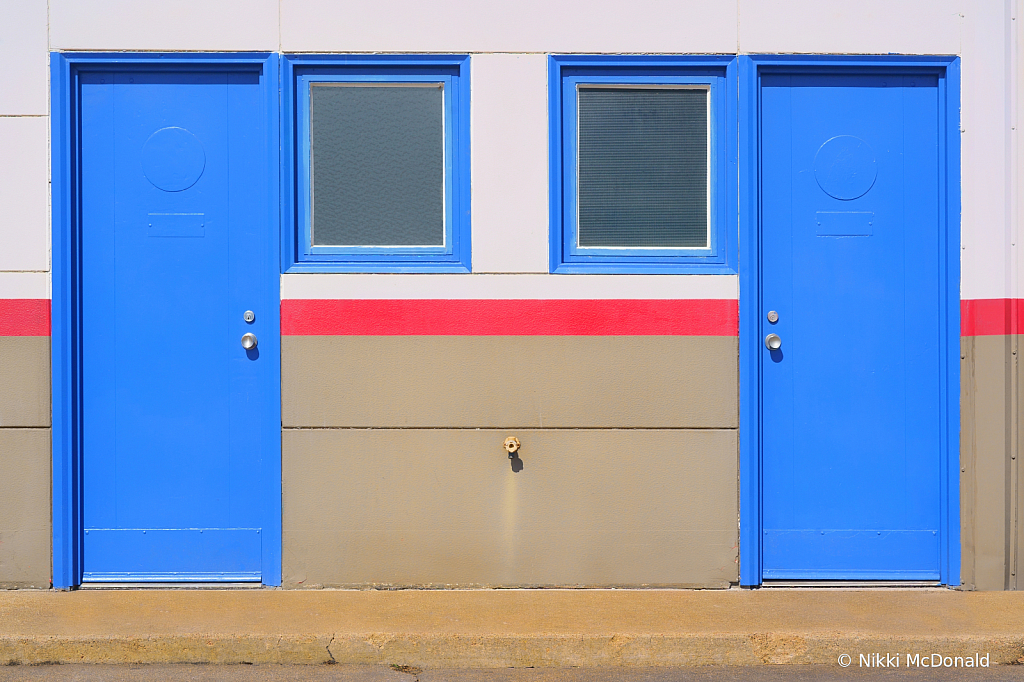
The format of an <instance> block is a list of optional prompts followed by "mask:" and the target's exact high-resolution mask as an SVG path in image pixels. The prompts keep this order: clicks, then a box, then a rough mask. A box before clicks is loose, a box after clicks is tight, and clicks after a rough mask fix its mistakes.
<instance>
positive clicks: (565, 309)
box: [281, 299, 739, 336]
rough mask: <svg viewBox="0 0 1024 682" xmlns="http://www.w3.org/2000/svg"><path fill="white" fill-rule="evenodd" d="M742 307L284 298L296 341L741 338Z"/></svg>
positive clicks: (285, 323)
mask: <svg viewBox="0 0 1024 682" xmlns="http://www.w3.org/2000/svg"><path fill="white" fill-rule="evenodd" d="M738 330H739V310H738V303H737V301H736V300H732V299H726V300H722V299H701V300H690V299H688V300H646V299H644V300H638V299H629V300H619V299H603V300H534V299H525V300H500V299H486V300H485V299H472V300H377V299H360V300H350V299H346V300H320V299H316V300H311V299H286V300H283V301H281V333H282V334H285V335H291V336H334V335H339V336H341V335H348V336H413V335H424V336H654V335H664V336H736V335H737V333H738Z"/></svg>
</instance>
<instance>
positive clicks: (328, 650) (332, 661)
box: [325, 634, 337, 665]
mask: <svg viewBox="0 0 1024 682" xmlns="http://www.w3.org/2000/svg"><path fill="white" fill-rule="evenodd" d="M335 637H337V635H336V634H332V635H331V641H329V642H328V643H327V655H328V656H330V657H331V660H329V661H325V663H327V664H328V665H332V664H334V663H337V661H336V660H334V654H332V653H331V645H332V644H334V639H335Z"/></svg>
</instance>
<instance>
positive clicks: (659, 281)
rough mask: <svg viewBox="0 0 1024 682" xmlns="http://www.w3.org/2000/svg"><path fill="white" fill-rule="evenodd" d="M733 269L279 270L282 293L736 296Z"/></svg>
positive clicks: (330, 296) (306, 295) (369, 296)
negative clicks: (725, 271) (624, 271)
mask: <svg viewBox="0 0 1024 682" xmlns="http://www.w3.org/2000/svg"><path fill="white" fill-rule="evenodd" d="M738 297H739V278H738V277H737V276H736V275H630V276H629V277H625V276H623V275H368V274H365V275H364V274H290V275H281V298H313V299H315V298H323V299H345V298H352V299H364V298H365V299H392V298H393V299H405V298H408V299H448V298H451V299H474V298H480V299H534V298H536V299H605V298H608V299H634V298H635V299H735V298H738Z"/></svg>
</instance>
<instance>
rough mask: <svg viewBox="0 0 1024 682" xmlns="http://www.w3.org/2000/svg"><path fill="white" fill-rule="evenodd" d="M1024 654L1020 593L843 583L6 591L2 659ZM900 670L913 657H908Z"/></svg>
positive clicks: (739, 660)
mask: <svg viewBox="0 0 1024 682" xmlns="http://www.w3.org/2000/svg"><path fill="white" fill-rule="evenodd" d="M862 653H863V654H876V653H880V654H882V656H883V660H884V656H885V654H900V655H901V656H903V657H904V658H905V656H906V654H908V653H909V654H921V655H931V654H933V653H938V654H943V655H946V656H962V657H966V656H974V655H975V654H981V655H982V656H984V655H985V654H988V655H989V657H990V658H989V661H990V663H991V665H997V664H1008V663H1016V662H1017V661H1018V659H1021V657H1022V656H1024V594H1021V593H1018V592H957V591H952V590H940V589H906V590H887V589H873V590H847V589H818V590H810V589H790V590H780V589H762V590H755V591H747V590H728V591H684V590H479V591H476V590H466V591H439V590H438V591H434V590H430V591H414V590H407V591H346V590H237V591H233V590H87V591H76V592H32V591H11V592H0V664H4V663H43V662H60V663H86V662H87V663H128V662H132V663H175V662H210V663H244V662H248V663H329V662H332V661H333V662H338V663H362V664H367V663H370V664H391V665H405V666H417V667H423V668H458V667H480V668H500V667H510V666H514V667H526V666H537V667H542V666H689V665H761V664H780V663H781V664H786V663H789V664H808V663H810V664H820V665H835V664H836V661H837V660H838V658H839V656H840V655H841V654H848V655H850V656H851V657H852V660H853V666H854V667H857V666H858V655H859V654H862ZM903 665H905V663H904V664H903Z"/></svg>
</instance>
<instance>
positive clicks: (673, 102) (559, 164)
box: [550, 57, 737, 273]
mask: <svg viewBox="0 0 1024 682" xmlns="http://www.w3.org/2000/svg"><path fill="white" fill-rule="evenodd" d="M732 64H733V60H731V59H730V58H689V57H660V58H648V57H552V58H551V63H550V73H551V84H550V87H551V102H552V106H551V138H552V159H551V194H552V215H551V218H552V220H551V222H552V226H553V228H554V229H552V239H551V270H552V272H569V273H572V272H711V273H725V272H728V273H733V272H735V263H736V257H735V252H736V238H737V234H736V189H735V187H736V182H737V180H736V170H735V158H736V145H735V131H736V124H735V121H736V108H735V99H736V93H735V88H734V86H732V85H731V83H732V82H733V80H734V78H730V76H731V71H732V68H733V66H732ZM730 166H731V167H732V168H731V169H730ZM730 206H731V207H732V210H731V211H730V210H729V207H730Z"/></svg>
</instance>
